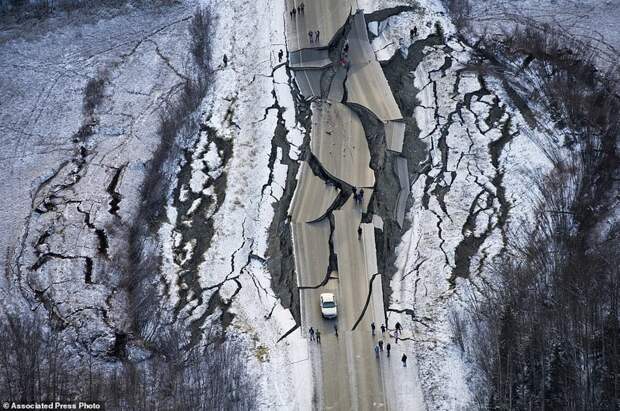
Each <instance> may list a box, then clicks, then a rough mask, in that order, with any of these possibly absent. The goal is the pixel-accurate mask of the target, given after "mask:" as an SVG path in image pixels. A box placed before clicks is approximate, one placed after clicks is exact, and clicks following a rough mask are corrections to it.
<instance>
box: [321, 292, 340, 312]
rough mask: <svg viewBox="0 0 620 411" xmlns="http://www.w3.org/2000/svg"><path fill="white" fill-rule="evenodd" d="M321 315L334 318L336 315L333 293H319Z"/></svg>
mask: <svg viewBox="0 0 620 411" xmlns="http://www.w3.org/2000/svg"><path fill="white" fill-rule="evenodd" d="M321 315H323V318H336V316H337V315H338V309H337V308H336V300H335V299H334V294H332V293H323V294H321Z"/></svg>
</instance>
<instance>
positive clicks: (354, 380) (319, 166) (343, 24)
mask: <svg viewBox="0 0 620 411" xmlns="http://www.w3.org/2000/svg"><path fill="white" fill-rule="evenodd" d="M300 7H302V6H301V2H296V1H290V0H287V1H286V14H285V16H284V18H285V21H286V34H287V47H288V51H289V67H290V69H291V70H292V71H293V73H294V76H295V82H296V84H297V86H298V87H299V90H300V93H301V94H302V96H303V98H305V99H306V101H311V104H310V107H311V116H312V118H311V132H310V142H309V149H308V150H306V152H305V158H304V159H303V161H302V163H301V167H300V171H299V174H298V183H297V187H296V189H295V193H294V197H293V199H292V201H291V205H290V209H289V218H290V221H291V232H292V242H293V250H294V259H295V271H296V274H297V283H298V284H299V293H300V306H301V307H300V310H301V323H302V329H303V330H304V332H306V331H307V330H309V328H310V327H313V329H315V330H319V331H320V332H321V333H322V334H323V336H322V338H321V340H322V342H321V343H320V344H316V346H315V348H314V347H313V348H312V349H311V350H310V353H311V356H310V358H311V361H312V366H313V375H314V380H315V387H316V388H315V389H316V392H315V393H314V394H315V395H314V398H316V401H317V404H315V405H316V406H318V407H320V408H326V409H369V408H376V407H385V408H393V409H398V408H403V406H405V404H406V408H408V409H423V408H424V406H423V398H422V393H421V390H419V389H417V390H407V392H396V391H397V390H395V389H394V386H395V385H397V384H395V383H397V381H396V380H394V381H392V380H393V379H395V378H393V375H396V374H395V372H396V371H398V375H397V377H396V378H399V379H408V380H410V381H414V380H417V374H416V371H415V368H414V367H409V368H404V367H401V368H402V370H401V369H400V368H398V369H396V368H395V366H396V365H398V366H399V367H400V364H399V361H398V359H400V356H401V355H402V353H403V352H404V350H405V348H404V347H403V346H402V345H403V344H400V345H395V346H394V348H393V352H392V355H393V356H394V357H396V358H395V359H394V362H393V363H390V362H382V361H380V360H379V355H378V354H375V353H374V352H373V348H374V347H375V346H376V345H377V344H378V342H379V341H380V340H382V339H383V340H385V343H387V342H389V341H391V340H390V333H391V331H390V324H387V321H386V314H385V306H384V301H383V274H382V273H380V272H379V269H378V262H377V251H376V244H375V233H376V232H380V230H381V227H382V224H381V223H380V222H381V219H380V218H375V217H377V216H373V213H372V210H370V209H369V205H370V203H371V200H372V197H373V194H374V193H375V190H376V181H377V179H376V176H375V170H373V168H371V161H372V158H371V157H372V156H371V152H370V148H369V144H368V136H367V135H366V133H365V130H364V126H363V124H362V119H361V118H360V115H359V114H358V113H359V112H360V111H361V112H363V113H364V115H365V116H366V115H368V116H371V117H372V118H373V119H376V120H377V121H379V122H380V124H383V127H384V128H385V130H384V133H385V135H386V138H387V140H388V144H387V146H386V148H387V149H389V150H391V151H392V152H393V154H395V155H399V152H400V150H401V149H402V141H403V137H404V132H405V127H404V126H405V123H404V122H402V114H401V112H400V110H399V108H398V105H397V103H396V101H395V99H394V97H393V95H392V92H391V90H390V87H389V84H388V82H387V80H386V78H385V76H384V74H383V71H382V69H381V66H380V64H379V63H378V61H377V60H376V58H375V53H374V51H373V48H372V46H371V44H370V42H369V40H368V34H367V29H366V21H365V18H364V14H363V12H362V11H360V10H357V6H356V5H352V4H351V3H350V2H348V1H340V2H328V1H312V2H306V4H304V6H303V11H300V10H301V9H300ZM293 10H295V12H293ZM343 16H344V18H343ZM309 28H310V29H309ZM313 30H319V31H320V37H319V39H318V40H317V36H318V35H317V33H316V31H313ZM403 160H405V159H404V158H403ZM398 164H399V166H400V167H399V170H400V171H401V173H403V174H404V175H405V176H406V175H408V173H407V162H406V161H403V162H398ZM401 188H402V189H403V191H402V192H401V194H402V197H403V199H402V200H400V201H398V203H399V204H402V207H399V210H397V209H394V210H393V213H394V215H398V216H399V217H400V218H399V220H400V223H401V224H402V218H403V217H404V204H405V202H406V200H407V197H408V195H409V187H408V181H407V182H405V183H404V187H401ZM326 292H329V293H333V294H334V295H335V296H336V301H337V304H338V318H337V319H335V320H326V319H323V318H322V316H321V310H320V307H319V296H320V294H322V293H326ZM371 324H374V325H375V327H376V333H374V332H373V333H371ZM384 325H385V326H387V330H386V331H387V332H385V333H384V332H382V331H381V329H382V328H383V327H382V326H384ZM382 358H383V357H382ZM401 391H403V390H401Z"/></svg>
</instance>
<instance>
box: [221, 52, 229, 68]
mask: <svg viewBox="0 0 620 411" xmlns="http://www.w3.org/2000/svg"><path fill="white" fill-rule="evenodd" d="M222 62H223V63H224V67H226V66H228V56H227V55H226V54H224V58H223V59H222Z"/></svg>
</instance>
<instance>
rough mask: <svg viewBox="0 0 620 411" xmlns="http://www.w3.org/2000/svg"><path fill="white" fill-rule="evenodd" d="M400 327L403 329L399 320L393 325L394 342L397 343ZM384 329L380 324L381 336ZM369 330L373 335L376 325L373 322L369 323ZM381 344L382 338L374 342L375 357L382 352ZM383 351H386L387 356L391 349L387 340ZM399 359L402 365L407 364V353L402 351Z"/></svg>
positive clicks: (383, 333)
mask: <svg viewBox="0 0 620 411" xmlns="http://www.w3.org/2000/svg"><path fill="white" fill-rule="evenodd" d="M402 329H403V327H402V325H401V324H400V323H399V322H397V323H396V326H395V330H394V336H395V338H396V340H395V343H396V344H398V337H399V336H400V333H401V332H402ZM385 331H386V327H385V325H384V324H381V336H384V335H385ZM370 332H371V333H372V336H373V337H374V336H375V335H376V326H375V323H374V322H373V323H371V324H370ZM383 346H384V343H383V339H380V340H379V341H377V343H376V344H375V347H374V350H375V357H377V359H379V357H380V354H381V353H382V352H383ZM385 351H386V352H387V357H388V358H389V357H390V352H391V351H392V345H391V344H390V343H389V342H388V343H387V344H386V345H385ZM400 361H401V362H402V363H403V367H406V366H407V354H405V353H403V355H402V357H401V358H400Z"/></svg>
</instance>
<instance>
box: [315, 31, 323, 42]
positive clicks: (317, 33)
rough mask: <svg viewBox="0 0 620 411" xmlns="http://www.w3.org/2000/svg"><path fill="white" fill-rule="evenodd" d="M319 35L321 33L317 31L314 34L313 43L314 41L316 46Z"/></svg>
mask: <svg viewBox="0 0 620 411" xmlns="http://www.w3.org/2000/svg"><path fill="white" fill-rule="evenodd" d="M319 34H321V32H320V31H318V30H317V31H316V32H315V33H314V41H316V42H317V44H318V42H319Z"/></svg>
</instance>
